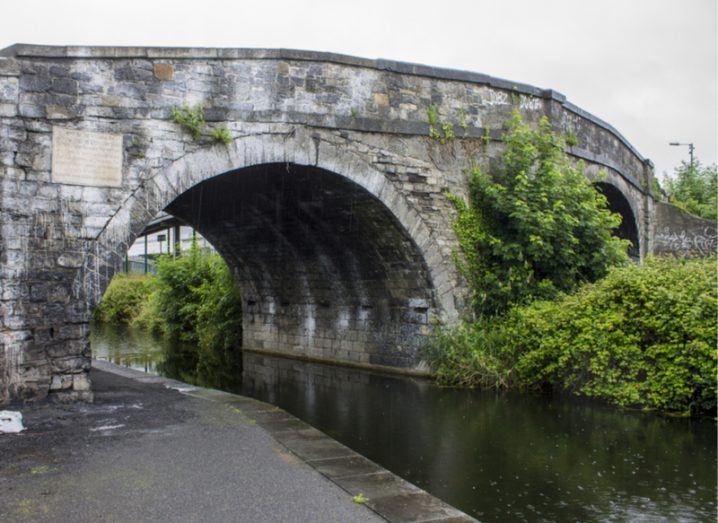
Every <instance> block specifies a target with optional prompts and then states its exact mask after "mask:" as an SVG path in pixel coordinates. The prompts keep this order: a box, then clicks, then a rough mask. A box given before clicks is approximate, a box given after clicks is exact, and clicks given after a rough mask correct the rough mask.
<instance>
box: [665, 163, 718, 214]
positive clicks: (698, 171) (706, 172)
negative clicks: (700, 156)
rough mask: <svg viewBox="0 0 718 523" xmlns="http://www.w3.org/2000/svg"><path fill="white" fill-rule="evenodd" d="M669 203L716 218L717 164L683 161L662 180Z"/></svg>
mask: <svg viewBox="0 0 718 523" xmlns="http://www.w3.org/2000/svg"><path fill="white" fill-rule="evenodd" d="M663 184H664V185H665V189H666V194H667V195H668V199H669V200H670V202H671V203H673V204H675V205H677V206H678V207H680V208H682V209H685V210H686V211H688V212H690V213H693V214H695V215H697V216H700V217H701V218H707V219H710V220H715V219H718V166H716V165H715V164H713V165H709V166H703V165H701V164H700V162H695V163H694V164H690V163H686V162H683V163H681V165H680V166H678V167H677V168H676V170H675V174H674V176H666V177H665V178H664V180H663Z"/></svg>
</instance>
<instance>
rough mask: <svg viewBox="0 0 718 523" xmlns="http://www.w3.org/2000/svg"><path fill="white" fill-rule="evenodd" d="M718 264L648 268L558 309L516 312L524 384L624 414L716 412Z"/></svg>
mask: <svg viewBox="0 0 718 523" xmlns="http://www.w3.org/2000/svg"><path fill="white" fill-rule="evenodd" d="M717 285H718V281H717V280H716V263H715V260H694V261H675V260H672V259H665V260H649V261H648V262H647V263H646V264H644V265H643V266H629V267H626V268H622V269H617V270H614V271H612V272H611V273H610V274H609V275H608V277H607V278H605V279H604V280H602V281H600V282H598V283H596V284H594V285H587V286H585V287H584V288H582V289H581V290H580V291H579V292H578V293H576V294H575V295H572V296H565V297H564V298H563V299H561V300H559V301H557V302H555V303H547V302H543V303H537V304H535V305H533V306H530V307H525V308H523V309H517V310H516V311H514V313H513V317H512V318H511V319H510V320H509V321H511V322H512V323H513V329H514V334H513V337H514V338H515V343H514V344H513V347H514V350H515V351H516V352H515V354H514V358H515V359H516V366H515V372H516V375H517V380H518V381H519V382H520V383H522V384H524V385H528V386H540V385H552V386H555V387H558V388H560V389H563V390H567V391H572V392H578V393H580V394H583V395H586V396H591V397H596V398H601V399H605V400H609V401H611V402H613V403H616V404H618V405H621V406H637V407H648V408H657V409H662V410H672V411H679V412H682V413H688V412H690V411H710V410H714V409H715V406H716V358H717V353H716V339H717V336H718V331H717V330H716V314H717V313H718V308H717V306H716V304H717V302H718V291H717V290H716V288H717Z"/></svg>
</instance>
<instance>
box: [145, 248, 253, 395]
mask: <svg viewBox="0 0 718 523" xmlns="http://www.w3.org/2000/svg"><path fill="white" fill-rule="evenodd" d="M241 303H242V302H241V297H240V293H239V290H238V289H237V287H236V285H235V284H234V281H233V279H232V275H231V272H230V270H229V268H228V267H227V265H226V264H225V262H224V260H222V258H221V257H220V256H219V255H218V254H212V253H208V252H205V251H202V250H201V249H199V248H198V247H197V246H196V244H193V245H192V247H191V248H190V250H189V251H187V252H185V253H183V254H182V255H181V256H177V257H173V256H170V255H166V256H163V257H162V258H160V261H159V263H158V265H157V296H156V303H155V305H154V308H155V310H156V314H157V316H159V317H160V318H162V322H163V329H164V332H165V333H166V334H167V335H169V336H170V337H171V338H174V339H176V340H179V341H181V342H184V343H185V344H189V346H190V348H187V347H182V346H180V347H179V349H178V350H181V351H184V353H183V354H181V355H177V354H174V355H171V356H172V357H173V358H174V360H176V361H181V365H179V366H180V367H183V369H182V370H183V371H184V372H189V373H190V375H192V376H194V381H198V382H200V383H201V384H211V385H213V386H223V385H224V384H225V383H228V382H229V380H231V379H233V378H236V376H230V375H225V374H227V373H229V374H231V373H232V372H233V371H234V370H235V369H236V368H237V367H238V366H239V364H240V359H239V358H240V355H239V350H238V349H239V346H240V344H241V340H242V304H241Z"/></svg>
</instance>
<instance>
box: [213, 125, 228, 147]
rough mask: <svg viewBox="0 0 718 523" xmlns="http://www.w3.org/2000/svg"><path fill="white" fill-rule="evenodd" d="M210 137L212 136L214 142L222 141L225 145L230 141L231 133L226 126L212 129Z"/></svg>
mask: <svg viewBox="0 0 718 523" xmlns="http://www.w3.org/2000/svg"><path fill="white" fill-rule="evenodd" d="M212 138H214V140H215V141H216V142H222V143H223V144H225V145H229V144H230V143H232V135H231V134H230V133H229V129H227V128H226V127H217V128H215V129H212Z"/></svg>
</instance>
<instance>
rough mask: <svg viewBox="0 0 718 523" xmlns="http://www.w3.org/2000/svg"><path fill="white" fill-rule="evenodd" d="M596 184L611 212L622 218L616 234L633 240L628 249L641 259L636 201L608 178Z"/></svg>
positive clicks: (636, 257) (632, 256)
mask: <svg viewBox="0 0 718 523" xmlns="http://www.w3.org/2000/svg"><path fill="white" fill-rule="evenodd" d="M594 184H595V185H596V187H597V188H598V190H599V191H600V192H601V194H603V195H604V196H605V197H606V201H607V203H608V208H609V209H610V210H611V212H614V213H617V214H619V215H620V216H621V218H622V220H621V225H620V226H619V227H618V230H617V231H616V235H617V236H618V237H619V238H622V239H625V240H629V241H630V242H631V246H630V247H629V249H628V254H629V256H630V257H631V258H633V259H636V260H638V259H640V256H641V243H640V230H639V222H638V219H637V217H638V216H639V214H638V209H637V206H636V204H635V202H633V201H632V200H631V199H630V198H629V197H627V196H626V195H625V194H624V192H623V191H622V190H621V188H620V187H619V186H618V185H617V184H615V183H612V181H611V180H610V179H608V178H607V179H603V180H599V181H595V182H594Z"/></svg>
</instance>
